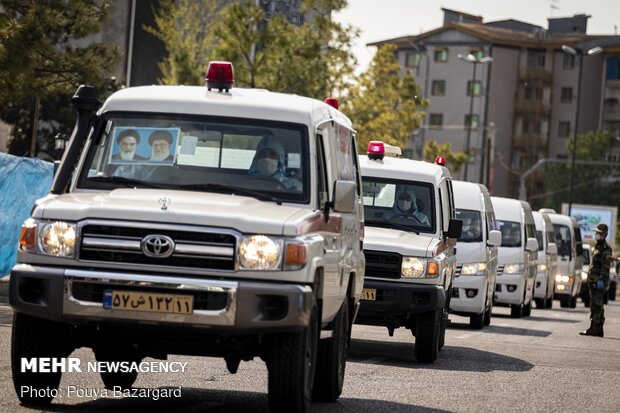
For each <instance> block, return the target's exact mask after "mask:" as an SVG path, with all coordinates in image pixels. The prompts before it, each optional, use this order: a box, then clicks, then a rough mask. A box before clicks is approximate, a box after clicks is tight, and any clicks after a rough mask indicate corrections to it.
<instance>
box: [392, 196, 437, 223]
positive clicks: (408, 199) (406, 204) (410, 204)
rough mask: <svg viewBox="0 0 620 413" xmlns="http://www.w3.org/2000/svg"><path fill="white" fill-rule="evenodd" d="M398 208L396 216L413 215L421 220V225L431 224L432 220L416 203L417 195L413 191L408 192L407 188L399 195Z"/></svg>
mask: <svg viewBox="0 0 620 413" xmlns="http://www.w3.org/2000/svg"><path fill="white" fill-rule="evenodd" d="M396 209H397V212H396V214H395V215H394V216H398V215H412V216H414V217H415V218H416V219H417V220H418V221H419V222H420V224H421V225H428V226H430V221H429V220H428V217H427V216H426V215H425V214H424V213H422V212H420V211H419V210H418V206H417V204H416V196H415V193H414V192H413V191H411V192H408V191H407V190H405V191H403V192H401V193H400V194H399V195H398V198H397V201H396Z"/></svg>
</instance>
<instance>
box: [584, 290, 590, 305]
mask: <svg viewBox="0 0 620 413" xmlns="http://www.w3.org/2000/svg"><path fill="white" fill-rule="evenodd" d="M582 301H583V306H584V307H586V308H587V307H590V292H588V294H587V296H585V295H584V297H583V298H582Z"/></svg>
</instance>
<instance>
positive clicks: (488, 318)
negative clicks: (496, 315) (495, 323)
mask: <svg viewBox="0 0 620 413" xmlns="http://www.w3.org/2000/svg"><path fill="white" fill-rule="evenodd" d="M492 313H493V304H492V303H491V304H490V305H489V308H487V309H486V311H485V312H484V325H485V326H486V327H488V326H490V325H491V315H492Z"/></svg>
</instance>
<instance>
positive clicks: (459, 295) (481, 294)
mask: <svg viewBox="0 0 620 413" xmlns="http://www.w3.org/2000/svg"><path fill="white" fill-rule="evenodd" d="M486 286H487V277H483V276H478V275H471V276H464V275H460V276H458V277H456V278H455V279H454V284H453V286H452V299H451V300H450V310H452V312H454V313H457V314H459V313H467V314H480V313H483V312H484V310H485V308H484V305H485V302H486V296H487V290H486ZM468 293H469V294H470V295H472V294H475V295H474V296H473V297H468V295H467V294H468Z"/></svg>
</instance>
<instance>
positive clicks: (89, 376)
mask: <svg viewBox="0 0 620 413" xmlns="http://www.w3.org/2000/svg"><path fill="white" fill-rule="evenodd" d="M605 311H606V315H607V321H606V324H605V334H606V337H605V338H598V337H596V338H595V337H582V336H579V335H578V334H577V333H578V332H579V331H580V330H583V329H585V328H586V327H587V324H588V321H587V319H588V315H589V310H588V309H585V308H584V307H583V305H582V304H581V303H580V304H579V306H578V308H577V309H574V310H569V309H560V308H559V305H558V302H557V301H556V302H555V308H554V309H553V310H537V309H535V310H533V311H532V316H531V317H528V318H523V319H512V318H510V317H509V316H508V314H509V311H508V308H498V309H496V310H495V311H494V314H493V320H492V324H491V326H490V327H489V328H486V329H484V330H482V331H474V330H470V329H469V328H468V325H467V319H466V318H462V317H458V316H454V315H452V316H451V320H452V324H451V326H450V328H449V330H448V332H447V337H446V346H445V347H444V349H443V351H441V353H440V355H439V358H438V359H437V361H436V362H435V363H434V364H432V365H423V364H417V363H416V362H415V358H414V356H413V346H414V345H413V343H414V339H413V337H412V336H411V334H410V333H409V331H408V330H404V329H399V330H397V331H396V333H395V335H394V337H389V336H388V334H387V330H386V329H383V328H377V327H365V326H355V327H354V334H353V337H354V339H353V341H352V349H351V353H350V355H349V361H348V363H347V373H346V378H345V388H344V392H343V395H342V396H341V398H340V400H339V401H338V402H337V403H334V404H325V403H317V404H313V407H312V411H313V412H356V413H357V412H373V413H374V412H416V411H432V412H439V411H442V412H443V411H450V412H487V411H491V412H523V411H536V412H538V411H540V412H572V411H574V412H619V411H620V374H619V373H620V301H616V302H610V304H609V305H607V306H605ZM11 321H12V311H11V309H10V307H8V306H6V305H0V363H1V364H0V411H1V412H13V411H22V412H23V411H34V410H31V409H27V408H25V407H22V406H20V404H19V402H18V400H17V397H16V396H15V393H14V389H13V385H12V381H11V373H10V357H9V354H10V353H9V352H10V335H11ZM171 339H173V338H172V337H171ZM72 357H80V358H81V359H82V360H83V361H84V362H85V361H87V360H94V358H93V356H92V352H91V351H90V350H87V349H79V350H77V351H76V352H74V353H73V355H72ZM170 360H173V361H187V362H188V366H187V371H186V372H185V374H180V373H168V374H155V373H150V374H146V373H145V374H142V375H140V376H139V378H138V380H137V382H136V387H140V388H159V389H164V388H167V389H171V388H176V387H178V386H181V397H180V398H170V399H159V400H157V401H155V400H152V399H149V398H111V397H110V398H99V399H92V398H90V397H88V396H86V395H85V396H84V397H77V396H71V397H69V396H67V395H66V392H67V389H68V388H69V386H74V387H76V388H81V389H86V390H89V389H90V390H91V391H92V389H99V390H100V389H103V383H102V382H101V380H100V378H99V376H98V375H97V373H87V372H83V373H77V372H73V373H66V374H65V375H64V376H63V379H62V382H61V385H60V388H61V391H64V393H65V394H64V397H63V398H58V399H57V400H55V402H54V403H53V404H52V405H51V406H50V408H48V409H47V410H46V411H52V412H79V411H94V412H107V411H114V412H116V413H120V412H125V411H128V412H129V411H131V412H166V411H175V412H184V413H190V412H251V413H259V412H267V411H268V405H267V395H266V391H267V371H266V368H265V365H264V363H263V362H262V361H260V360H254V361H251V362H244V363H242V364H241V366H240V367H239V371H238V373H237V374H236V375H231V374H229V373H228V371H227V370H226V367H225V364H224V361H223V360H220V359H214V358H198V357H182V356H173V357H171V358H170Z"/></svg>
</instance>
